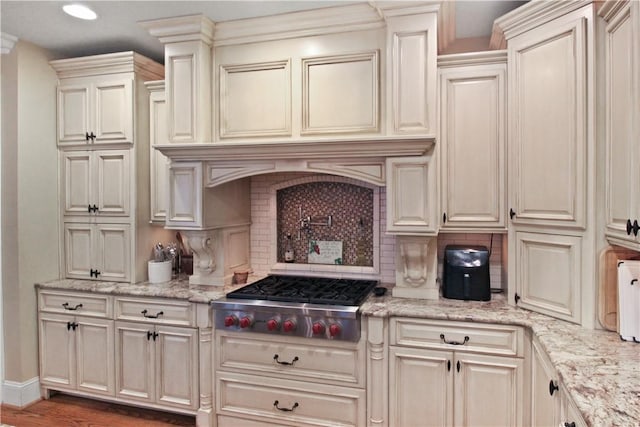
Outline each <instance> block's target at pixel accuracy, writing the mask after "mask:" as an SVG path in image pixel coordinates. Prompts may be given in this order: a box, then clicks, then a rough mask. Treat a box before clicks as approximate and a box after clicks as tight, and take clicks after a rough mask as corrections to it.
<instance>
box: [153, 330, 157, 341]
mask: <svg viewBox="0 0 640 427" xmlns="http://www.w3.org/2000/svg"><path fill="white" fill-rule="evenodd" d="M156 338H158V333H157V332H154V333H153V340H154V341H155V340H156Z"/></svg>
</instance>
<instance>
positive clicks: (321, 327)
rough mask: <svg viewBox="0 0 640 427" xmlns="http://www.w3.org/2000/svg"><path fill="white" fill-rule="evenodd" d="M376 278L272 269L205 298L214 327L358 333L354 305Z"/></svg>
mask: <svg viewBox="0 0 640 427" xmlns="http://www.w3.org/2000/svg"><path fill="white" fill-rule="evenodd" d="M377 284H378V282H377V281H374V280H354V279H333V278H325V277H301V276H285V275H272V276H267V277H265V278H264V279H261V280H258V281H257V282H254V283H251V284H249V285H247V286H244V287H242V288H240V289H237V290H235V291H233V292H230V293H229V294H227V295H226V298H224V299H220V300H215V301H211V305H212V306H213V309H214V311H215V314H214V316H215V327H216V328H217V329H225V330H233V331H240V332H243V331H244V332H259V333H265V334H274V335H289V336H297V337H306V338H320V339H322V338H324V339H332V340H342V341H358V340H359V339H360V313H359V306H360V304H361V303H362V302H363V301H364V300H365V298H366V297H367V296H368V295H369V294H370V293H371V291H372V290H373V288H375V287H376V286H377Z"/></svg>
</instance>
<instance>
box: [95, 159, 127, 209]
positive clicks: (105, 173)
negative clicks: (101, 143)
mask: <svg viewBox="0 0 640 427" xmlns="http://www.w3.org/2000/svg"><path fill="white" fill-rule="evenodd" d="M95 162H96V164H95V165H94V167H95V168H96V172H97V177H96V181H97V182H96V185H97V188H96V191H95V198H96V201H94V202H93V203H97V206H98V211H99V212H100V214H101V215H119V216H124V215H128V214H129V199H130V197H129V194H130V193H129V192H130V191H131V190H130V188H131V184H130V179H129V175H130V174H129V151H128V150H110V151H96V152H95Z"/></svg>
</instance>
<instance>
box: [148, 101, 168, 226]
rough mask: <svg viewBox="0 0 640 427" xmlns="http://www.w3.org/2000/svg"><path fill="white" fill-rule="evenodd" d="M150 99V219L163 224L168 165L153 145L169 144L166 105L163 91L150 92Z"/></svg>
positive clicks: (165, 208)
mask: <svg viewBox="0 0 640 427" xmlns="http://www.w3.org/2000/svg"><path fill="white" fill-rule="evenodd" d="M149 99H150V101H149V102H150V122H149V127H150V134H149V137H150V141H151V145H150V150H151V152H150V161H151V162H150V168H151V169H150V171H151V172H150V178H151V182H150V188H151V194H150V199H151V200H150V201H151V205H150V206H151V212H150V215H151V216H150V218H151V221H153V222H159V223H164V221H165V219H166V217H167V199H168V194H169V192H168V186H169V164H170V163H171V161H170V160H169V158H168V157H167V156H165V155H164V154H162V153H161V152H160V151H158V150H156V149H155V148H154V145H164V144H168V143H169V128H168V126H167V103H166V101H165V96H164V91H162V92H152V93H151V94H150V95H149Z"/></svg>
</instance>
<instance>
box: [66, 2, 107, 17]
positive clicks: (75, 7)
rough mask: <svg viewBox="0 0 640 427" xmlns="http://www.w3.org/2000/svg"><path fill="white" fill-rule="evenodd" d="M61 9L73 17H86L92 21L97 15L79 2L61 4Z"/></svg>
mask: <svg viewBox="0 0 640 427" xmlns="http://www.w3.org/2000/svg"><path fill="white" fill-rule="evenodd" d="M62 10H64V11H65V13H67V14H68V15H71V16H73V17H74V18H80V19H86V20H89V21H92V20H94V19H96V18H97V17H98V15H96V13H95V12H94V11H93V10H91V9H89V8H88V7H87V6H83V5H81V4H67V5H64V6H62Z"/></svg>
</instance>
